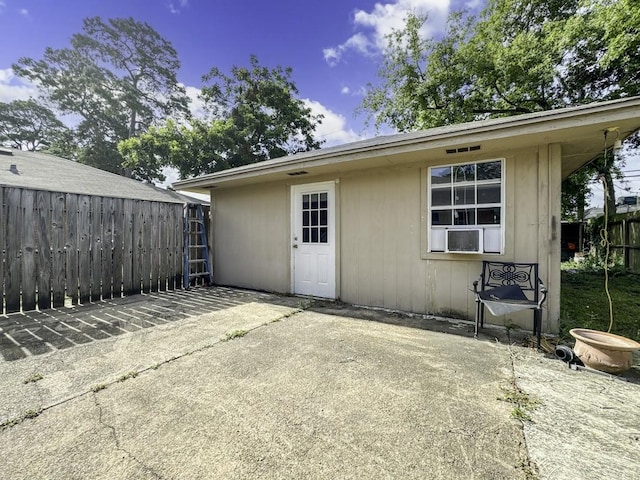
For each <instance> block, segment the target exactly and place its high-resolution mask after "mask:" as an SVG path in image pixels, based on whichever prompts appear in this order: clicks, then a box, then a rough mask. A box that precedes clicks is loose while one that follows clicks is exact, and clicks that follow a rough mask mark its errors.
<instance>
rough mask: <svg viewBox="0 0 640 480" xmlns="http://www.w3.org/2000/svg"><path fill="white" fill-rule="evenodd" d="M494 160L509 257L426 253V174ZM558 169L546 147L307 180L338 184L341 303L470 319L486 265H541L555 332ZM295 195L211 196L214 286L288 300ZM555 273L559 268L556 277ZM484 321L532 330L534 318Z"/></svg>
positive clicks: (263, 188) (548, 323) (284, 189)
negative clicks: (500, 163) (499, 162)
mask: <svg viewBox="0 0 640 480" xmlns="http://www.w3.org/2000/svg"><path fill="white" fill-rule="evenodd" d="M494 158H504V159H505V163H504V175H505V181H504V188H505V203H504V213H503V215H505V248H504V254H503V255H470V254H444V253H429V252H428V251H427V248H428V245H427V214H428V208H427V198H428V195H427V191H426V189H427V183H426V178H427V169H428V167H430V166H436V165H446V164H451V163H459V162H460V163H462V162H467V161H479V160H490V159H494ZM416 160H419V154H416ZM560 160H561V159H560V149H559V147H557V146H549V145H541V146H538V147H532V148H527V149H522V150H517V151H511V152H506V153H501V154H500V155H487V154H484V155H474V156H456V157H451V158H441V159H438V160H433V161H431V160H430V161H426V162H425V161H423V162H418V161H416V162H415V163H410V164H407V165H405V166H391V167H385V168H377V169H369V170H361V171H353V172H348V173H342V174H336V175H333V176H331V177H330V178H328V177H323V178H318V177H313V178H309V179H304V180H305V181H306V182H309V183H311V182H316V181H326V180H335V181H336V194H337V199H338V201H337V212H336V213H337V221H338V223H337V226H336V228H337V234H338V235H337V238H338V245H339V249H338V252H337V257H338V260H337V270H336V271H337V277H338V278H337V284H338V295H339V298H340V299H341V300H343V301H345V302H348V303H354V304H360V305H370V306H380V307H385V308H390V309H398V310H404V311H411V312H416V313H428V314H435V315H442V316H451V317H457V318H467V319H473V317H474V313H475V301H474V296H473V294H472V293H471V292H470V291H469V288H471V285H472V282H473V280H475V279H476V278H477V276H478V274H479V272H480V266H481V261H482V260H483V259H500V260H505V261H522V262H538V263H539V264H540V274H541V277H542V278H543V280H544V281H545V283H546V284H547V286H548V288H549V292H550V295H549V297H548V303H547V307H548V308H547V309H545V310H546V311H545V313H544V319H543V328H544V329H545V330H546V331H557V319H558V317H559V295H560V283H559V282H560V272H559V269H557V265H558V264H559V263H557V262H559V255H560V232H559V226H560V184H561V177H560ZM296 182H298V183H305V182H303V181H302V180H301V179H296ZM291 185H292V182H291V181H289V182H280V183H278V182H274V183H269V184H263V185H260V186H247V187H238V188H234V189H228V190H226V189H221V190H219V191H216V190H213V191H212V209H213V236H212V238H213V239H214V240H213V244H214V246H213V251H214V278H215V281H216V283H218V284H224V285H235V286H240V287H247V288H255V289H262V290H269V291H277V292H283V293H285V292H290V291H291V273H290V271H291V259H290V258H291V250H290V249H291V241H290V231H291V228H290V190H291ZM554 262H555V263H554ZM550 265H555V267H553V270H551V269H550ZM556 270H557V272H556ZM487 320H488V321H489V322H490V323H497V324H502V323H515V324H517V325H520V326H522V327H526V328H530V326H531V322H532V314H531V312H520V313H519V314H514V315H511V316H508V317H498V318H493V317H491V316H488V318H487Z"/></svg>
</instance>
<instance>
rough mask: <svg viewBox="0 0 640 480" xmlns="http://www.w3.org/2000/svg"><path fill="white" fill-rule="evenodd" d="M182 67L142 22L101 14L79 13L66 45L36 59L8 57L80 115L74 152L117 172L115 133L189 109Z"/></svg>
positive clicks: (129, 133)
mask: <svg viewBox="0 0 640 480" xmlns="http://www.w3.org/2000/svg"><path fill="white" fill-rule="evenodd" d="M179 67H180V62H179V60H178V57H177V53H176V51H175V50H174V49H173V47H172V46H171V44H170V43H169V42H168V41H167V40H165V39H164V38H163V37H161V36H160V35H159V34H158V33H157V32H156V31H155V30H154V29H153V28H152V27H150V26H149V25H148V24H147V23H143V22H138V21H136V20H134V19H133V18H128V19H122V18H116V19H110V20H108V21H106V22H104V21H102V20H101V19H100V17H93V18H87V19H85V20H84V22H83V31H82V32H81V33H76V34H74V35H73V36H72V38H71V47H70V48H63V49H57V50H56V49H52V48H47V49H46V50H45V52H44V55H43V58H42V59H41V60H35V59H31V58H21V59H19V60H18V62H17V63H16V64H15V65H13V69H14V71H15V72H16V74H18V75H20V76H22V77H25V78H28V79H29V80H31V81H32V82H35V83H37V84H38V85H39V86H40V87H41V88H42V90H43V91H44V93H45V95H46V97H47V98H48V100H49V101H50V102H52V103H53V104H54V105H56V106H57V107H58V109H59V110H60V111H61V112H62V113H64V114H73V115H78V116H79V117H80V118H81V120H80V122H79V124H78V126H77V128H76V132H75V133H76V140H77V142H78V145H79V159H80V160H81V161H82V162H84V163H87V164H89V165H93V166H96V167H99V168H103V169H105V170H109V171H112V172H115V173H125V172H124V170H123V168H122V166H121V163H122V158H121V156H120V154H119V153H118V150H117V144H118V142H119V141H121V140H124V139H127V138H130V137H133V136H136V135H139V134H140V133H142V132H144V131H146V130H147V129H148V128H149V127H150V126H151V125H152V124H153V123H154V122H157V121H161V120H163V119H165V118H167V117H168V116H170V115H171V116H177V117H180V116H186V115H187V114H188V108H187V107H188V99H187V97H186V94H185V90H184V88H183V87H182V86H181V85H180V84H179V83H178V81H177V77H176V73H177V71H178V69H179Z"/></svg>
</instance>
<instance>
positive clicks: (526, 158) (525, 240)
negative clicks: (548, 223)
mask: <svg viewBox="0 0 640 480" xmlns="http://www.w3.org/2000/svg"><path fill="white" fill-rule="evenodd" d="M537 157H538V156H537V154H536V153H535V151H532V150H527V151H524V152H522V153H521V154H519V155H518V161H517V162H516V161H515V159H514V157H511V158H510V160H511V161H510V162H509V163H508V165H509V166H510V167H512V169H513V174H514V179H513V181H514V184H515V191H514V192H513V196H512V198H511V199H508V201H509V204H511V205H513V207H512V208H513V211H514V214H513V223H511V226H510V225H509V224H508V223H507V224H506V228H507V229H509V228H510V229H511V232H510V233H511V238H513V243H511V244H510V246H509V248H510V249H511V255H508V260H511V261H515V262H537V261H538V255H537V251H538V202H537V201H534V199H537V198H538V184H539V180H538V178H539V177H538V158H537ZM546 198H548V197H546ZM545 205H546V203H545ZM507 245H509V243H507Z"/></svg>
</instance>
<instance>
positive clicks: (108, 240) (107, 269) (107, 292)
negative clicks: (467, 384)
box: [101, 198, 114, 298]
mask: <svg viewBox="0 0 640 480" xmlns="http://www.w3.org/2000/svg"><path fill="white" fill-rule="evenodd" d="M113 222H114V204H113V199H112V198H104V199H103V200H102V280H101V283H102V298H113Z"/></svg>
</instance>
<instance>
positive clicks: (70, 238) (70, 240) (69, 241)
mask: <svg viewBox="0 0 640 480" xmlns="http://www.w3.org/2000/svg"><path fill="white" fill-rule="evenodd" d="M78 200H79V199H78V195H75V194H73V193H67V194H66V195H65V201H66V202H65V203H66V205H65V212H64V213H65V225H66V228H65V233H64V238H65V244H64V249H65V260H66V270H65V271H66V277H67V278H66V284H67V296H69V297H70V298H71V303H72V304H73V305H78V303H80V295H79V292H78V288H79V286H80V282H79V278H80V277H79V258H78V252H79V250H80V248H79V247H80V244H79V240H80V232H79V231H78V216H79V212H78V208H79V204H78ZM53 298H54V302H55V300H56V296H55V295H54V297H53ZM58 306H60V305H58Z"/></svg>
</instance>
